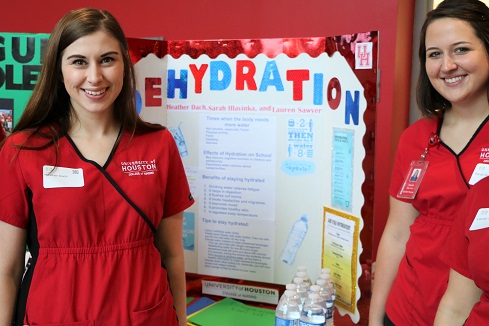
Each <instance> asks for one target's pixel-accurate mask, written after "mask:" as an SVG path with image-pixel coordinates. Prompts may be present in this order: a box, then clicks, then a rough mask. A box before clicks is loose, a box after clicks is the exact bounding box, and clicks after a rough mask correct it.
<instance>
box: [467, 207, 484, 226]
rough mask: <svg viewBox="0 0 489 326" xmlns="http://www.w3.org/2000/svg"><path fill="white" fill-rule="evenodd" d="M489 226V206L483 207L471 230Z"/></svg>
mask: <svg viewBox="0 0 489 326" xmlns="http://www.w3.org/2000/svg"><path fill="white" fill-rule="evenodd" d="M488 227H489V208H481V209H479V211H478V212H477V215H476V216H475V218H474V221H473V222H472V225H471V226H470V228H469V230H470V231H475V230H480V229H485V228H488Z"/></svg>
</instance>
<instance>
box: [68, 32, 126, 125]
mask: <svg viewBox="0 0 489 326" xmlns="http://www.w3.org/2000/svg"><path fill="white" fill-rule="evenodd" d="M61 73H62V78H63V83H64V85H65V88H66V91H67V92H68V94H69V96H70V102H71V105H72V107H73V109H74V110H75V112H76V114H77V116H80V115H87V114H104V113H107V112H111V111H112V109H113V106H114V101H115V100H116V98H117V96H119V93H120V92H121V89H122V85H123V79H124V61H123V54H122V51H121V47H120V45H119V42H118V41H117V39H115V38H114V37H112V36H111V35H110V34H108V33H106V32H104V31H98V32H95V33H93V34H90V35H87V36H83V37H81V38H79V39H77V40H76V41H75V42H73V43H71V44H70V45H69V46H68V47H67V48H66V49H65V50H64V51H63V55H62V58H61Z"/></svg>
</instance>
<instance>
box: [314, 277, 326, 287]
mask: <svg viewBox="0 0 489 326" xmlns="http://www.w3.org/2000/svg"><path fill="white" fill-rule="evenodd" d="M316 284H317V285H319V286H323V285H326V280H325V279H324V278H318V279H317V280H316Z"/></svg>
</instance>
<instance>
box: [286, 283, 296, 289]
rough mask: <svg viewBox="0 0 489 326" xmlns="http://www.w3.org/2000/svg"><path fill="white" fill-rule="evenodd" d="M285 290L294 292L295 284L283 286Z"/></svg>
mask: <svg viewBox="0 0 489 326" xmlns="http://www.w3.org/2000/svg"><path fill="white" fill-rule="evenodd" d="M285 289H286V290H293V291H295V290H297V284H294V283H289V284H285Z"/></svg>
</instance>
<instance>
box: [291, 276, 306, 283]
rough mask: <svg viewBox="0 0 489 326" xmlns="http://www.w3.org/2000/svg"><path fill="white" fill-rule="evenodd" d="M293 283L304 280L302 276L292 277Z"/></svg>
mask: <svg viewBox="0 0 489 326" xmlns="http://www.w3.org/2000/svg"><path fill="white" fill-rule="evenodd" d="M293 282H294V284H302V282H304V280H303V279H302V277H294V281H293Z"/></svg>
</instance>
